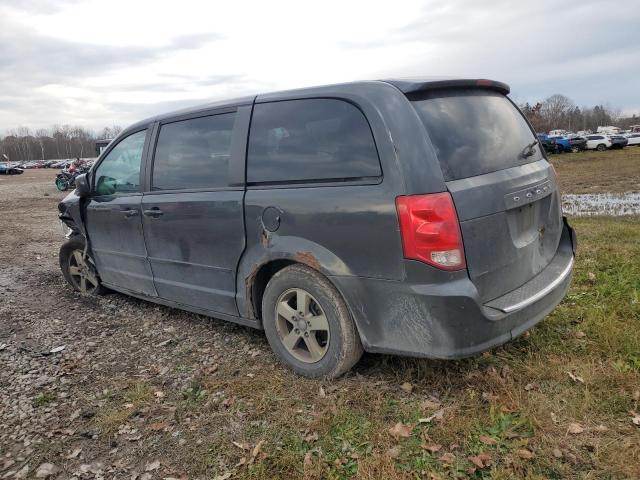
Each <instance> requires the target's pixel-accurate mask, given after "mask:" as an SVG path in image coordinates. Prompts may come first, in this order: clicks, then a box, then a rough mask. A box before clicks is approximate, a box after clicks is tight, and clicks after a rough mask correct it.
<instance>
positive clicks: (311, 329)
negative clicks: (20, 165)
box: [59, 79, 576, 377]
mask: <svg viewBox="0 0 640 480" xmlns="http://www.w3.org/2000/svg"><path fill="white" fill-rule="evenodd" d="M508 93H509V87H508V86H507V85H505V84H504V83H500V82H495V81H490V80H475V79H471V80H469V79H451V80H426V79H425V80H388V81H367V82H355V83H347V84H341V85H330V86H323V87H315V88H307V89H300V90H290V91H285V92H278V93H270V94H265V95H258V96H252V97H248V98H241V99H236V100H229V101H224V102H219V103H214V104H210V105H203V106H199V107H195V108H190V109H187V110H182V111H179V112H175V113H171V114H166V115H160V116H157V117H153V118H150V119H148V120H145V121H142V122H139V123H136V124H135V125H132V126H130V127H129V128H127V129H126V130H125V131H123V132H122V133H121V134H120V135H119V136H118V137H117V138H116V139H114V140H113V141H112V142H111V143H110V145H109V147H108V148H107V149H106V150H105V151H104V152H103V153H102V154H101V155H100V158H99V159H98V161H97V162H96V163H95V165H94V166H93V168H92V169H91V171H90V172H89V173H88V174H87V175H86V176H81V177H79V178H78V179H77V181H76V184H77V187H76V190H75V191H74V192H73V193H71V194H70V195H69V196H68V197H67V198H65V199H64V200H63V201H62V202H61V203H60V205H59V211H60V218H61V220H62V222H63V223H64V224H66V226H67V227H68V228H69V230H68V234H67V237H68V239H67V241H66V242H65V243H64V245H63V246H62V247H61V250H60V266H61V268H62V271H63V273H64V276H65V278H66V279H67V281H68V282H69V283H70V284H71V285H72V286H73V287H74V288H75V289H76V290H79V291H81V292H84V293H92V294H97V293H101V292H103V291H104V290H105V289H111V290H115V291H118V292H122V293H125V294H128V295H132V296H135V297H139V298H143V299H146V300H150V301H152V302H157V303H160V304H164V305H169V306H172V307H177V308H181V309H184V310H189V311H192V312H197V313H201V314H205V315H210V316H213V317H216V318H221V319H224V320H229V321H233V322H236V323H239V324H242V325H247V326H251V327H255V328H260V329H264V331H265V334H266V336H267V339H268V341H269V344H270V345H271V347H272V348H273V350H274V351H275V353H276V354H277V356H278V357H279V358H280V359H281V360H282V361H283V363H285V364H286V365H287V366H289V367H290V368H292V369H293V370H294V371H296V372H298V373H300V374H302V375H306V376H312V377H318V376H326V377H336V376H338V375H340V374H342V373H344V372H345V371H347V370H348V369H349V368H351V367H352V366H353V365H354V364H355V363H356V362H357V361H358V359H359V358H360V356H361V355H362V352H363V350H366V351H368V352H383V353H393V354H401V355H410V356H422V357H431V358H458V357H463V356H468V355H472V354H474V353H477V352H480V351H483V350H486V349H488V348H491V347H493V346H496V345H499V344H502V343H504V342H506V341H508V340H510V339H512V338H514V337H516V336H517V335H519V334H521V333H523V332H525V331H526V330H527V329H529V328H531V327H532V326H533V325H535V324H536V323H537V322H539V321H540V320H541V319H542V318H543V317H544V316H545V315H547V314H548V313H549V312H550V311H551V310H552V309H553V308H554V307H555V306H556V305H557V304H558V303H559V302H560V301H561V300H562V298H563V296H564V295H565V293H566V291H567V289H568V287H569V283H570V280H571V273H572V267H573V262H574V254H575V248H576V240H575V235H574V233H573V231H572V229H571V228H570V226H569V225H568V223H567V221H566V219H565V218H563V216H562V212H561V207H560V195H559V192H558V185H557V180H556V176H555V172H554V170H553V167H552V166H551V165H550V164H549V163H548V162H547V160H546V158H545V154H544V151H543V149H542V148H541V146H540V144H539V142H538V140H537V137H536V135H535V132H534V131H533V130H532V128H531V126H530V125H529V124H528V123H527V121H526V119H525V118H524V116H523V115H522V114H521V113H520V111H519V110H518V108H517V107H516V106H515V105H514V104H513V102H512V101H511V100H510V99H509V98H508V97H507V94H508Z"/></svg>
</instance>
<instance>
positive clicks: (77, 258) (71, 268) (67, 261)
mask: <svg viewBox="0 0 640 480" xmlns="http://www.w3.org/2000/svg"><path fill="white" fill-rule="evenodd" d="M82 252H84V238H83V237H82V236H81V235H76V236H74V237H71V238H70V239H69V240H67V241H66V242H64V243H63V244H62V246H61V247H60V254H59V256H58V259H59V261H60V269H61V270H62V275H64V279H65V280H66V281H67V282H68V283H69V285H71V286H72V287H73V289H74V290H75V291H76V292H80V293H82V294H83V295H102V294H104V293H105V292H106V288H105V287H104V286H103V285H102V282H101V281H100V277H99V276H98V273H97V271H96V268H95V263H94V261H93V259H92V258H91V257H90V256H89V255H88V254H87V257H86V258H83V255H82Z"/></svg>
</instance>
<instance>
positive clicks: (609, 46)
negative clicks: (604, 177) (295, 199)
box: [0, 0, 640, 131]
mask: <svg viewBox="0 0 640 480" xmlns="http://www.w3.org/2000/svg"><path fill="white" fill-rule="evenodd" d="M7 1H8V3H4V4H3V5H2V6H0V44H2V45H5V46H6V45H9V48H6V47H3V50H0V64H2V65H3V67H2V69H0V131H1V130H2V129H6V128H11V127H14V126H16V125H18V124H22V125H29V126H33V127H37V126H47V125H50V124H52V123H81V124H84V125H87V126H91V127H100V126H103V125H111V124H114V123H118V124H123V125H126V124H128V123H131V122H133V121H136V120H139V119H140V118H142V117H143V116H145V115H149V114H152V113H157V112H161V111H165V110H166V109H168V108H172V107H175V106H183V105H187V104H195V103H199V102H204V101H208V100H214V99H217V98H224V97H231V96H238V95H245V94H250V93H257V92H264V91H270V90H277V89H285V88H296V87H302V86H309V85H317V84H324V83H332V82H342V81H350V80H356V79H366V78H384V77H394V76H396V77H397V76H409V75H461V76H471V77H489V78H496V79H499V80H503V81H506V82H507V83H510V84H511V85H512V91H513V93H514V95H515V96H516V97H517V98H519V99H523V100H537V99H542V98H544V97H545V96H548V95H550V94H552V93H564V94H566V95H568V96H570V97H572V98H573V99H574V101H576V102H577V103H578V104H593V103H597V102H609V103H610V104H612V105H615V106H618V107H620V108H622V109H623V110H624V111H633V109H634V108H636V107H637V106H638V105H639V104H640V99H638V95H637V93H636V92H637V86H636V83H637V82H636V79H637V78H638V76H639V75H640V49H639V48H638V41H639V40H640V34H639V32H640V29H638V25H639V24H640V10H638V9H637V8H635V6H634V5H633V3H634V2H633V1H631V0H623V1H622V2H618V3H616V6H615V7H611V8H610V7H607V8H603V7H602V5H601V3H599V2H590V1H584V0H582V1H573V2H567V3H566V4H564V5H558V4H557V2H552V1H550V0H544V1H539V2H509V1H506V0H498V1H494V2H477V1H472V0H456V1H449V2H442V1H419V0H414V1H396V2H392V3H389V2H388V1H387V2H374V1H366V2H361V1H345V0H341V1H334V0H326V1H324V2H313V3H312V2H300V1H275V0H274V1H270V2H260V1H256V2H241V1H235V2H224V3H223V2H205V1H195V0H181V1H180V2H158V1H157V0H156V1H131V0H112V1H110V2H109V3H108V4H105V3H104V2H102V1H97V0H89V1H82V2H77V1H73V0H60V1H58V2H43V1H41V0H30V1H27V2H26V3H24V2H20V1H10V0H7Z"/></svg>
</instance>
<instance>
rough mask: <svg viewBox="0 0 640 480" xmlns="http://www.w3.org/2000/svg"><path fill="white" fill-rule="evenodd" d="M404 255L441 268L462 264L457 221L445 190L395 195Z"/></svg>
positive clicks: (456, 268) (462, 254)
mask: <svg viewBox="0 0 640 480" xmlns="http://www.w3.org/2000/svg"><path fill="white" fill-rule="evenodd" d="M396 209H397V210H398V219H399V221H400V234H401V236H402V249H403V251H404V258H409V259H412V260H419V261H421V262H425V263H428V264H429V265H433V266H434V267H438V268H441V269H443V270H462V269H463V268H464V267H465V262H464V247H463V245H462V236H461V234H460V224H459V223H458V215H457V214H456V209H455V206H454V205H453V199H452V198H451V194H449V193H448V192H444V193H431V194H427V195H408V196H400V197H397V198H396Z"/></svg>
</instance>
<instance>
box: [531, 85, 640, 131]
mask: <svg viewBox="0 0 640 480" xmlns="http://www.w3.org/2000/svg"><path fill="white" fill-rule="evenodd" d="M520 110H522V113H524V114H525V116H526V117H527V118H528V119H529V122H531V125H533V128H534V129H535V130H536V132H548V131H550V130H555V129H562V130H568V131H572V132H579V131H582V130H584V131H592V132H595V131H596V130H597V128H598V127H600V126H607V125H613V126H616V127H621V128H624V129H626V128H628V127H629V126H630V125H638V124H640V117H638V116H637V115H635V114H634V115H633V116H631V117H624V116H623V115H622V114H621V112H620V110H619V109H614V108H611V107H609V106H608V105H596V106H593V107H586V106H583V107H579V106H577V105H576V104H575V103H573V101H572V100H571V99H570V98H568V97H566V96H564V95H559V94H556V95H551V96H550V97H549V98H547V99H545V100H543V101H542V102H538V103H535V104H534V105H531V104H529V103H525V104H523V105H520Z"/></svg>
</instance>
